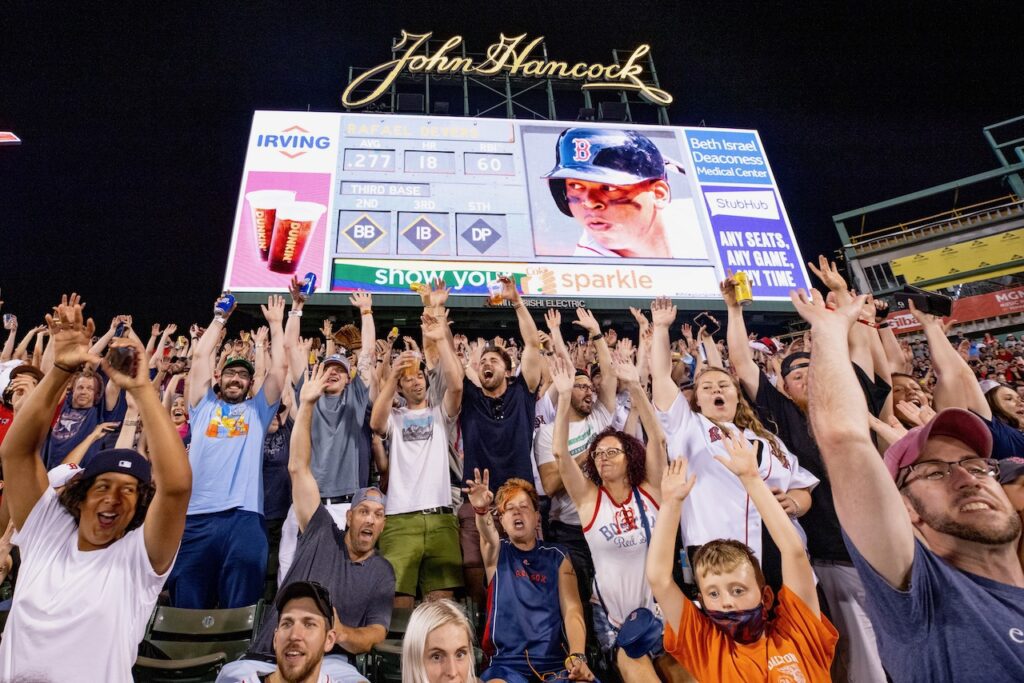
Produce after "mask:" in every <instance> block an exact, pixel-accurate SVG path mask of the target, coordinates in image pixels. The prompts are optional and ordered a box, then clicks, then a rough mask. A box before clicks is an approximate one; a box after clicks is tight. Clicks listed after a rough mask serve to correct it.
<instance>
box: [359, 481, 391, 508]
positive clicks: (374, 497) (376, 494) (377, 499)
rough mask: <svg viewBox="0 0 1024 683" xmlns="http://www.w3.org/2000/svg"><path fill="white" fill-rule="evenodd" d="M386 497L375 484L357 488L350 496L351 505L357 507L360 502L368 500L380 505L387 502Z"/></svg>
mask: <svg viewBox="0 0 1024 683" xmlns="http://www.w3.org/2000/svg"><path fill="white" fill-rule="evenodd" d="M387 500H388V497H387V496H385V495H384V494H383V493H381V490H380V489H379V488H377V487H376V486H367V487H366V488H362V489H359V490H358V491H356V493H355V495H354V496H352V507H353V508H355V507H357V506H358V505H359V504H360V503H365V502H366V501H370V502H373V503H380V504H381V505H386V504H387Z"/></svg>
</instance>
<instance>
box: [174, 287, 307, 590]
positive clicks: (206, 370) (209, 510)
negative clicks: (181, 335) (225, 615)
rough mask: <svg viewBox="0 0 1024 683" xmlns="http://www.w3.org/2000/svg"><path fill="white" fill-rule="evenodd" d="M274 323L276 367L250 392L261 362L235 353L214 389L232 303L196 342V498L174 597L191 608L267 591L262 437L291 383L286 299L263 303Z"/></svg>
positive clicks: (192, 416)
mask: <svg viewBox="0 0 1024 683" xmlns="http://www.w3.org/2000/svg"><path fill="white" fill-rule="evenodd" d="M262 308H263V316H264V317H265V318H266V320H267V324H268V325H269V326H270V368H269V371H268V373H267V377H266V379H265V380H264V382H263V386H262V387H261V388H260V390H259V392H257V393H256V395H255V396H254V397H252V398H248V396H249V390H250V389H251V387H252V385H253V382H254V380H255V377H254V375H255V368H254V367H253V365H252V364H251V363H250V362H249V361H248V360H246V359H245V358H241V357H235V358H229V359H228V361H227V362H226V363H225V364H224V368H223V369H222V370H221V373H220V394H219V395H218V394H217V393H216V392H214V390H213V386H212V382H213V366H212V362H211V361H212V358H213V357H214V353H215V351H216V347H217V343H218V341H219V337H220V332H221V330H222V329H223V328H224V326H225V325H226V324H227V318H228V317H229V316H230V315H231V312H232V311H233V310H234V306H233V305H232V307H231V310H229V311H227V312H222V311H220V310H218V311H217V312H216V313H215V315H214V318H213V322H211V323H210V326H209V327H208V328H207V330H206V333H205V334H203V336H202V337H201V338H200V340H199V343H198V344H197V345H196V349H195V353H194V354H193V359H192V382H191V385H190V386H189V396H188V401H189V422H190V424H191V425H192V445H191V447H190V448H189V454H188V459H189V462H190V463H191V465H192V473H193V476H192V481H193V486H192V499H191V500H190V501H189V506H188V517H187V520H186V524H185V535H184V537H183V538H182V540H181V551H180V552H179V553H178V561H177V564H175V566H174V571H173V572H172V573H171V576H170V578H169V579H168V580H167V588H168V590H169V591H170V593H171V604H172V605H174V606H175V607H184V608H189V609H209V608H212V607H216V606H220V607H222V608H231V607H243V606H245V605H252V604H255V603H256V602H257V601H258V600H259V599H260V597H261V596H262V595H263V577H264V573H265V572H266V567H267V536H266V533H265V532H264V530H263V478H262V474H263V472H262V470H263V439H264V437H265V436H266V433H267V428H268V426H269V424H270V421H271V420H272V419H273V418H274V415H275V414H276V413H277V405H278V403H279V402H280V400H281V390H282V387H283V386H284V382H285V368H286V366H287V360H286V358H285V353H284V327H283V324H282V321H283V320H284V299H283V298H282V297H280V296H271V297H270V298H269V300H268V301H267V305H266V306H263V307H262Z"/></svg>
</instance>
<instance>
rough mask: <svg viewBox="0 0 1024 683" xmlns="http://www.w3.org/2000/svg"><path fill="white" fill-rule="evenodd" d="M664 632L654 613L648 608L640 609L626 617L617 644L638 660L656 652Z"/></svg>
mask: <svg viewBox="0 0 1024 683" xmlns="http://www.w3.org/2000/svg"><path fill="white" fill-rule="evenodd" d="M663 630H664V627H663V626H662V624H661V622H660V621H658V618H657V617H656V616H654V612H652V611H651V610H649V609H647V608H646V607H638V608H637V609H635V610H633V611H632V612H630V613H629V614H628V615H627V616H626V620H625V621H624V622H623V623H622V628H620V629H619V634H618V636H617V637H616V638H615V644H616V645H618V646H619V647H621V648H622V649H623V650H624V651H625V652H626V654H627V655H629V656H630V657H632V658H633V659H638V658H640V657H643V656H644V655H646V654H647V653H649V652H652V651H654V649H655V648H656V647H657V646H658V643H660V642H661V639H662V632H663Z"/></svg>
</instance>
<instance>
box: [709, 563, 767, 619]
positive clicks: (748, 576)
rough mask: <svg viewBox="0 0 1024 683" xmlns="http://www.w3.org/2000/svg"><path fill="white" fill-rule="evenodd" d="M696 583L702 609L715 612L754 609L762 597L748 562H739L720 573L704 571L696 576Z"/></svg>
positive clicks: (752, 569)
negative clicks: (702, 604)
mask: <svg viewBox="0 0 1024 683" xmlns="http://www.w3.org/2000/svg"><path fill="white" fill-rule="evenodd" d="M698 583H699V584H700V599H701V602H703V603H704V609H708V610H712V611H715V612H739V611H741V610H748V609H754V608H755V607H757V606H758V605H760V604H761V602H762V599H763V597H762V591H761V588H760V587H758V585H757V577H756V576H755V575H754V568H753V567H752V566H751V565H750V563H749V562H741V563H740V564H739V565H737V566H736V567H734V568H733V569H731V570H729V571H727V572H722V573H720V574H718V573H714V572H712V571H705V572H704V573H703V574H701V575H700V577H699V578H698Z"/></svg>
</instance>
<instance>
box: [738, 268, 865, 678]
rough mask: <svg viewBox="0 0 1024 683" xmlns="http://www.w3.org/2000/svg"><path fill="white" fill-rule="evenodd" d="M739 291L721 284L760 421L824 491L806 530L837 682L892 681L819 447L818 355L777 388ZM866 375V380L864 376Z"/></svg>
mask: <svg viewBox="0 0 1024 683" xmlns="http://www.w3.org/2000/svg"><path fill="white" fill-rule="evenodd" d="M819 272H822V273H823V274H826V273H829V274H831V269H830V268H829V264H828V263H827V261H826V262H824V263H822V265H821V269H820V270H819ZM735 286H736V282H735V280H734V279H733V278H729V279H727V280H725V281H724V282H722V284H721V290H722V297H723V298H724V299H725V303H726V305H727V306H728V310H729V328H728V342H729V361H730V362H731V363H732V366H733V368H735V370H736V376H737V378H738V379H739V381H740V385H741V386H742V387H743V392H744V393H745V394H746V395H747V396H748V397H749V398H750V399H751V402H752V403H753V404H754V407H755V410H756V412H757V415H758V417H759V418H761V420H762V421H763V422H765V423H766V424H769V425H772V426H773V427H774V428H775V432H776V433H777V434H778V435H779V437H780V438H781V439H782V441H783V442H784V443H786V444H787V445H788V446H789V447H790V448H791V449H792V451H793V453H795V454H796V456H797V458H799V460H800V464H801V465H802V466H803V467H805V468H807V470H808V471H810V472H811V473H812V474H814V476H816V477H817V478H818V479H819V480H820V483H819V485H818V486H816V487H814V488H813V489H812V490H811V501H812V504H811V508H810V509H809V510H807V513H806V515H805V516H804V517H803V519H802V520H801V526H802V527H803V529H804V530H805V532H806V534H807V550H808V552H809V553H810V556H811V564H812V566H813V567H814V572H815V574H816V575H817V577H818V579H819V580H820V582H821V589H822V593H823V594H824V595H825V599H826V603H827V605H828V608H829V616H830V617H831V619H832V622H833V623H834V624H835V626H836V630H838V631H839V633H840V640H839V646H838V648H837V650H836V658H835V666H834V670H833V675H834V677H835V678H836V679H837V680H844V678H846V679H848V680H850V681H878V680H885V672H884V671H883V670H882V663H881V660H880V658H879V656H878V645H877V644H876V641H875V633H874V628H873V627H872V625H871V620H870V619H869V618H868V615H867V612H866V611H865V605H864V588H863V585H862V584H861V581H860V578H859V577H858V576H857V572H856V570H855V569H854V567H853V563H852V561H851V559H850V554H849V553H848V552H847V550H846V546H845V545H844V544H843V537H842V530H841V529H840V526H839V519H838V518H837V517H836V509H835V504H834V503H833V500H832V486H831V483H830V481H829V473H828V472H827V471H826V469H825V464H824V462H823V460H822V454H821V451H820V450H819V444H818V442H816V441H815V439H814V436H813V435H812V434H811V431H810V429H809V424H808V416H807V395H808V377H809V375H810V372H811V368H810V364H811V354H809V353H807V352H804V351H799V352H795V353H790V354H789V355H788V356H786V357H785V359H784V360H783V361H782V368H781V372H780V380H781V381H780V382H779V385H780V388H781V390H780V388H776V387H775V386H773V385H772V383H771V382H769V381H768V377H767V376H766V375H765V374H764V372H763V371H762V370H761V369H760V368H759V367H758V366H757V364H756V363H755V362H754V358H753V355H752V354H751V350H750V345H749V341H748V338H747V329H746V325H745V324H744V320H743V308H742V307H741V306H740V305H739V303H738V302H737V301H736V291H735ZM843 286H844V287H845V283H843ZM847 357H849V353H847ZM851 366H852V363H851ZM859 377H863V378H865V379H866V376H864V375H863V374H862V373H859ZM861 388H862V389H861V390H862V393H866V392H868V391H870V387H868V386H865V384H864V382H863V381H862V382H861ZM773 493H775V494H776V498H777V499H778V500H779V502H780V503H781V504H782V507H783V509H784V510H786V512H787V513H789V514H790V515H791V516H792V515H795V514H798V513H799V507H798V506H795V501H793V500H792V499H791V498H789V497H788V496H786V495H785V493H784V492H781V491H779V490H777V489H776V490H773Z"/></svg>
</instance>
